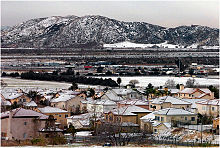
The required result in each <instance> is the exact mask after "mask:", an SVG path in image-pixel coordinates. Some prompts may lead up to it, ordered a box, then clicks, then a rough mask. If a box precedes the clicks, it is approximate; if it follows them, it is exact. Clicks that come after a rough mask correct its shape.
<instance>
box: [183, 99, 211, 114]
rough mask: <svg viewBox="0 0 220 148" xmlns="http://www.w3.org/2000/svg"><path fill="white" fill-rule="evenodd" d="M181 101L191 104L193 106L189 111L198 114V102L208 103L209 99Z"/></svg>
mask: <svg viewBox="0 0 220 148" xmlns="http://www.w3.org/2000/svg"><path fill="white" fill-rule="evenodd" d="M181 100H183V101H186V102H189V103H191V104H192V105H191V107H190V109H187V110H188V111H191V112H193V113H196V114H197V113H198V107H197V104H196V102H199V101H206V100H207V99H181Z"/></svg>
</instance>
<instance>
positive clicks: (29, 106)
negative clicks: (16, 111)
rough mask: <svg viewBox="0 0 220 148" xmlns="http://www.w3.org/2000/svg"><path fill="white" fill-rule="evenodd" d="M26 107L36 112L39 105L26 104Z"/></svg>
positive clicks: (32, 102)
mask: <svg viewBox="0 0 220 148" xmlns="http://www.w3.org/2000/svg"><path fill="white" fill-rule="evenodd" d="M24 107H25V108H27V109H31V110H35V111H36V110H37V104H36V103H35V102H34V101H31V102H27V103H25V104H24Z"/></svg>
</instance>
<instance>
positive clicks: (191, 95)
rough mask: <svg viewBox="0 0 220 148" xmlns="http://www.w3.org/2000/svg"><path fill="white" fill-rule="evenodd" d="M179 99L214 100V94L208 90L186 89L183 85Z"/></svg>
mask: <svg viewBox="0 0 220 148" xmlns="http://www.w3.org/2000/svg"><path fill="white" fill-rule="evenodd" d="M178 97H179V98H184V99H214V92H211V91H210V90H209V89H207V88H184V86H183V85H181V87H180V91H179V92H178Z"/></svg>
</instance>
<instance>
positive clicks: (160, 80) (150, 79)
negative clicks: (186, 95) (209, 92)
mask: <svg viewBox="0 0 220 148" xmlns="http://www.w3.org/2000/svg"><path fill="white" fill-rule="evenodd" d="M102 78H103V79H104V78H111V79H113V80H115V81H117V78H118V77H102ZM120 78H121V80H122V82H121V85H127V84H128V83H129V81H130V80H138V81H139V84H137V86H142V87H146V86H147V85H148V84H149V83H151V84H153V85H154V86H163V85H164V84H165V82H166V81H167V80H168V79H173V80H174V81H175V83H176V84H184V85H185V84H186V81H187V80H188V79H189V77H169V76H160V77H156V76H143V77H140V76H135V77H120ZM191 79H192V78H191ZM194 79H195V80H196V83H199V84H200V85H213V86H218V85H219V79H217V78H216V79H208V78H194Z"/></svg>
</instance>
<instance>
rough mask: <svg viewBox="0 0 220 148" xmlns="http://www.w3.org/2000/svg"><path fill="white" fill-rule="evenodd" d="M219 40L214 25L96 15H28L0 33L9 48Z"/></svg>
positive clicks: (211, 43)
mask: <svg viewBox="0 0 220 148" xmlns="http://www.w3.org/2000/svg"><path fill="white" fill-rule="evenodd" d="M218 40H219V29H216V28H209V27H206V26H198V25H192V26H179V27H176V28H165V27H162V26H158V25H152V24H148V23H145V22H123V21H118V20H114V19H110V18H107V17H104V16H98V15H88V16H83V17H77V16H65V17H62V16H52V17H45V18H37V19H31V20H28V21H26V22H23V23H21V24H18V25H16V26H14V27H11V28H10V29H8V30H6V31H4V32H2V34H1V45H2V47H8V48H10V47H16V48H19V47H20V48H22V47H23V48H37V47H44V48H47V47H49V48H51V47H52V48H68V47H70V48H74V47H87V48H88V47H102V45H103V44H104V47H122V48H123V47H129V46H130V47H136V46H138V47H141V48H144V47H152V46H154V45H156V46H159V47H165V48H166V47H167V48H175V47H176V46H178V47H183V46H184V47H188V46H191V45H199V46H218V44H219V43H218ZM128 41H129V42H128ZM123 42H125V43H123ZM116 43H117V44H116ZM132 43H136V45H134V44H132Z"/></svg>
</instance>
